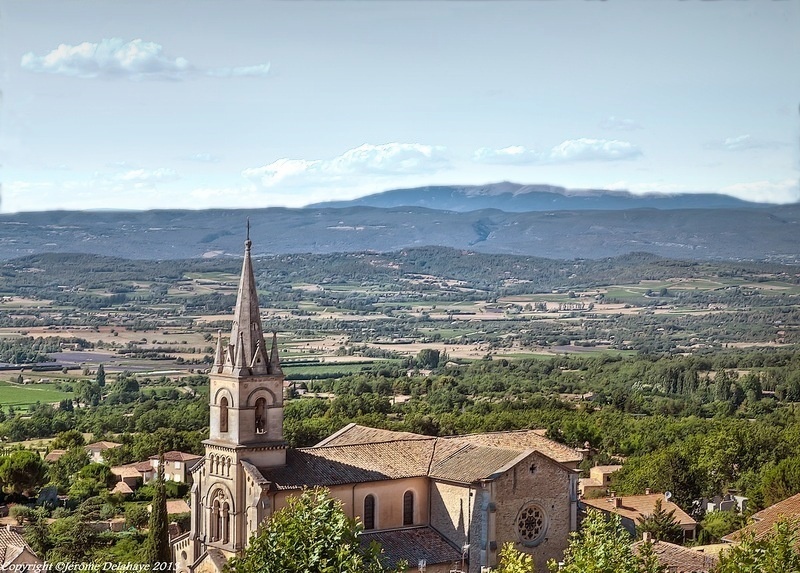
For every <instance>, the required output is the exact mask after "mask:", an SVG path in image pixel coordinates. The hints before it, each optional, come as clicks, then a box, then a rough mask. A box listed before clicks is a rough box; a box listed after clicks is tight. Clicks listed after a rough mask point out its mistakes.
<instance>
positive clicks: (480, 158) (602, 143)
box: [472, 138, 642, 165]
mask: <svg viewBox="0 0 800 573" xmlns="http://www.w3.org/2000/svg"><path fill="white" fill-rule="evenodd" d="M641 155H642V152H641V150H640V149H639V148H638V147H637V146H635V145H633V144H632V143H630V142H628V141H618V140H616V139H588V138H580V139H568V140H566V141H563V142H561V143H560V144H559V145H556V146H555V147H553V148H552V149H550V150H548V151H544V152H537V151H534V150H532V149H527V148H525V147H523V146H521V145H512V146H509V147H503V148H501V149H491V148H488V147H482V148H480V149H478V150H477V151H476V152H475V153H474V154H473V156H472V158H473V160H474V161H476V162H478V163H495V164H501V165H535V164H552V163H572V162H577V161H619V160H622V159H635V158H637V157H639V156H641Z"/></svg>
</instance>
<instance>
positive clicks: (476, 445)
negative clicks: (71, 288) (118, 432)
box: [173, 237, 582, 573]
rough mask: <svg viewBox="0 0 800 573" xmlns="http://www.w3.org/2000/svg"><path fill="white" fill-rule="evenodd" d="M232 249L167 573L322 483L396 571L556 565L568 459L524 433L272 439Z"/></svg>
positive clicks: (563, 533)
mask: <svg viewBox="0 0 800 573" xmlns="http://www.w3.org/2000/svg"><path fill="white" fill-rule="evenodd" d="M250 248H251V241H250V239H249V237H248V239H247V241H246V242H245V254H244V262H243V265H242V275H241V281H240V283H239V291H238V298H237V301H236V307H235V312H234V317H233V327H232V329H231V334H230V338H229V340H228V341H227V344H223V341H222V337H221V335H220V337H219V338H218V340H217V349H216V357H215V361H214V366H213V367H212V369H211V375H210V377H211V391H210V398H209V399H210V406H211V416H210V418H211V419H210V436H209V439H208V440H206V441H205V442H204V444H205V457H204V459H203V460H202V462H200V463H198V464H197V465H196V466H195V467H194V469H193V470H192V474H193V478H194V484H193V487H192V491H191V502H190V505H191V511H192V517H191V530H190V531H189V532H187V533H185V534H183V535H182V536H180V537H178V538H176V539H175V540H174V541H173V554H174V557H175V562H176V571H178V572H179V573H190V572H191V573H194V572H198V573H202V572H216V571H221V570H222V569H223V567H224V565H225V563H226V561H227V560H228V559H229V558H230V557H232V556H234V555H235V554H237V553H240V552H241V551H243V550H244V549H245V547H247V543H248V540H249V538H250V537H251V536H252V535H253V534H254V533H255V532H256V531H257V528H258V526H259V524H261V523H262V522H263V521H264V520H265V519H269V517H270V515H272V513H273V512H275V511H277V510H279V509H281V508H282V507H284V506H285V505H286V501H287V498H288V497H290V496H292V495H296V494H297V492H299V491H301V490H302V489H303V488H305V487H313V486H324V487H326V488H328V489H329V490H330V492H331V495H332V496H334V497H336V498H338V499H339V500H341V502H342V504H343V506H344V509H345V511H346V512H347V513H348V515H349V516H350V517H353V518H357V519H359V520H360V521H361V523H362V524H363V526H364V530H365V531H364V533H363V534H362V537H363V539H364V540H365V541H369V540H376V541H378V542H379V543H380V544H381V545H382V547H383V548H384V551H385V555H386V558H387V561H389V562H390V563H396V562H399V561H400V560H404V561H406V562H407V563H408V566H409V568H410V570H414V571H417V570H419V568H420V567H424V570H425V571H427V572H429V573H436V572H438V571H444V572H448V571H451V570H463V571H469V572H479V571H481V568H483V567H487V566H494V565H496V564H497V558H498V553H499V550H500V548H501V547H502V545H503V543H505V542H507V541H511V542H513V543H514V544H515V546H516V547H517V548H518V549H521V550H523V551H527V552H529V553H531V554H532V555H533V556H534V558H535V561H536V569H537V571H545V570H546V568H545V563H546V561H547V560H548V559H550V558H555V559H560V558H561V556H562V554H563V551H564V549H565V548H566V546H567V541H568V535H569V532H570V531H574V530H575V529H576V526H577V524H576V520H577V485H578V471H577V470H576V468H577V465H578V464H579V463H580V461H581V459H582V456H581V453H580V452H578V451H576V450H573V449H570V448H567V447H566V446H563V445H561V444H559V443H556V442H553V441H551V440H549V439H547V438H545V437H544V436H543V435H542V433H541V432H539V431H536V430H521V431H509V432H494V433H487V434H473V435H466V436H452V437H438V438H436V437H431V436H423V435H419V434H412V433H408V432H393V431H388V430H381V429H374V428H367V427H363V426H358V425H355V424H350V425H348V426H345V427H344V428H342V429H341V430H340V431H338V432H336V433H335V434H333V435H332V436H329V437H328V438H326V439H325V440H323V441H322V442H320V443H319V444H317V445H315V446H313V447H310V448H300V449H292V448H289V447H287V445H286V442H285V441H284V438H283V405H284V402H283V387H284V375H283V372H282V371H281V364H280V359H279V357H278V348H277V341H276V337H275V335H274V334H273V336H272V340H271V344H270V347H269V348H267V343H266V341H265V340H264V334H263V329H262V324H261V316H260V312H259V306H258V297H257V294H256V283H255V278H254V275H253V268H252V261H251V257H250Z"/></svg>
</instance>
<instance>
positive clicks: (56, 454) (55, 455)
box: [44, 450, 67, 463]
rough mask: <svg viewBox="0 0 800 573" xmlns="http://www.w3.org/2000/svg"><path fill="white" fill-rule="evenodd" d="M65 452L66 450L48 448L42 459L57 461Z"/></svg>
mask: <svg viewBox="0 0 800 573" xmlns="http://www.w3.org/2000/svg"><path fill="white" fill-rule="evenodd" d="M66 453H67V450H50V452H48V454H47V455H46V456H45V457H44V461H46V462H51V463H52V462H57V461H58V460H60V459H61V456H63V455H64V454H66Z"/></svg>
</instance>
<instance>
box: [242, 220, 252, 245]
mask: <svg viewBox="0 0 800 573" xmlns="http://www.w3.org/2000/svg"><path fill="white" fill-rule="evenodd" d="M252 244H253V241H251V240H250V217H248V218H247V240H246V241H245V242H244V246H245V248H246V249H247V250H248V251H249V250H250V246H251V245H252Z"/></svg>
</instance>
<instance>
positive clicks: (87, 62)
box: [21, 38, 191, 79]
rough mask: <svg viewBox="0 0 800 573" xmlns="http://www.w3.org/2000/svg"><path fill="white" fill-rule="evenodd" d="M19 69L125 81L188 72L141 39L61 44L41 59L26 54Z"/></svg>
mask: <svg viewBox="0 0 800 573" xmlns="http://www.w3.org/2000/svg"><path fill="white" fill-rule="evenodd" d="M21 66H22V67H23V68H24V69H26V70H28V71H31V72H39V73H48V74H58V75H64V76H72V77H78V78H97V77H129V78H132V79H143V78H160V79H180V78H182V77H184V76H185V75H186V73H187V72H189V71H190V70H191V66H190V64H189V62H188V61H187V60H186V59H185V58H180V57H179V58H170V57H167V56H165V55H164V53H163V50H162V47H161V45H159V44H156V43H155V42H145V41H143V40H141V39H136V40H132V41H130V42H125V41H124V40H122V39H121V38H110V39H103V40H101V41H100V42H98V43H96V44H94V43H91V42H83V43H82V44H78V45H77V46H70V45H69V44H61V45H60V46H58V48H56V49H55V50H53V51H52V52H50V53H48V54H45V55H44V56H36V55H35V54H33V52H28V53H27V54H25V55H24V56H22V62H21Z"/></svg>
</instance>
